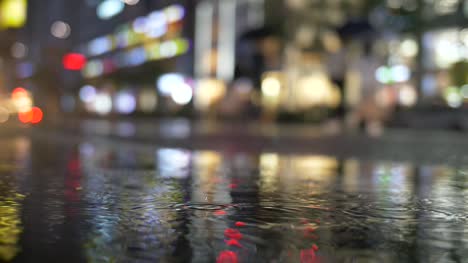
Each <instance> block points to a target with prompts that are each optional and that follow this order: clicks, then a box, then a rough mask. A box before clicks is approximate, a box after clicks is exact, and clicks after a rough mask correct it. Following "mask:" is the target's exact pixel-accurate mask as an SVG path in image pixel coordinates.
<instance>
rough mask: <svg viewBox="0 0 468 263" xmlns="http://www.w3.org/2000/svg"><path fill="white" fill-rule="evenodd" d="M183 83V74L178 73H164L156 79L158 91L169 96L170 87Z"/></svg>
mask: <svg viewBox="0 0 468 263" xmlns="http://www.w3.org/2000/svg"><path fill="white" fill-rule="evenodd" d="M184 84H185V79H184V76H183V75H181V74H179V73H168V74H164V75H162V76H161V77H159V79H158V81H157V86H158V91H159V92H160V93H161V95H163V96H170V95H171V94H172V89H176V88H178V87H179V86H182V85H184Z"/></svg>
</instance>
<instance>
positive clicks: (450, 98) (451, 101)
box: [445, 86, 463, 108]
mask: <svg viewBox="0 0 468 263" xmlns="http://www.w3.org/2000/svg"><path fill="white" fill-rule="evenodd" d="M445 99H446V100H447V105H448V106H449V107H451V108H458V107H460V106H461V105H462V104H463V97H462V96H461V94H460V91H459V89H458V88H457V87H453V86H452V87H448V88H447V89H446V90H445Z"/></svg>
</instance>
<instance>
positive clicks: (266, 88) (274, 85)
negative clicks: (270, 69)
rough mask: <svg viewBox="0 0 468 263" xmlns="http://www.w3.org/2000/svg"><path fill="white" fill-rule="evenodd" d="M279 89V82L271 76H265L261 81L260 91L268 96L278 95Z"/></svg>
mask: <svg viewBox="0 0 468 263" xmlns="http://www.w3.org/2000/svg"><path fill="white" fill-rule="evenodd" d="M280 91H281V82H280V81H279V80H278V79H276V78H273V77H267V78H265V79H264V80H263V81H262V93H263V95H265V96H268V97H276V96H279V94H280Z"/></svg>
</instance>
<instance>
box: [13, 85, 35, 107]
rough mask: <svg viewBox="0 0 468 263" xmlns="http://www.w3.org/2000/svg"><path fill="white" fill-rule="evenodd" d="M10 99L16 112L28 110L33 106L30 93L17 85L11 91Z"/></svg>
mask: <svg viewBox="0 0 468 263" xmlns="http://www.w3.org/2000/svg"><path fill="white" fill-rule="evenodd" d="M11 100H12V102H13V105H14V107H15V110H16V111H17V112H20V113H22V112H29V111H30V110H31V107H32V106H33V101H32V98H31V95H30V94H29V92H28V91H27V90H25V89H24V88H21V87H18V88H15V89H14V90H13V91H12V92H11Z"/></svg>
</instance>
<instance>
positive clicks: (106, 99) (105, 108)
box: [93, 93, 112, 115]
mask: <svg viewBox="0 0 468 263" xmlns="http://www.w3.org/2000/svg"><path fill="white" fill-rule="evenodd" d="M93 104H94V111H95V112H96V113H97V114H99V115H107V114H109V113H110V112H111V111H112V98H111V96H110V95H109V94H107V93H98V94H97V95H96V98H95V99H94V101H93Z"/></svg>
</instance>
